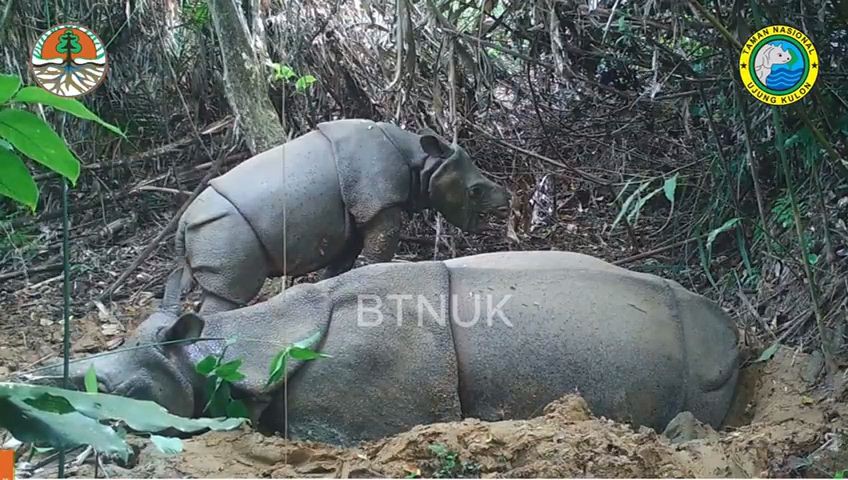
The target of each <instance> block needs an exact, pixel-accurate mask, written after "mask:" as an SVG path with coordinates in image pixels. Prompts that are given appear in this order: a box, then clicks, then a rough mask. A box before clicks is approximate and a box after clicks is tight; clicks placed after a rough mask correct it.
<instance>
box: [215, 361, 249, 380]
mask: <svg viewBox="0 0 848 480" xmlns="http://www.w3.org/2000/svg"><path fill="white" fill-rule="evenodd" d="M240 367H241V359H240V358H237V359H235V360H233V361H230V362H227V363H222V364H221V365H218V367H217V368H215V370H214V372H213V373H214V374H215V375H217V376H219V377H221V378H223V379H224V380H227V381H228V382H231V381H232V380H229V378H231V377H233V376H234V375H235V374H237V373H238V369H239V368H240ZM239 375H241V374H239ZM242 378H244V375H242ZM239 380H241V379H239Z"/></svg>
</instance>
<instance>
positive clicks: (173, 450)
mask: <svg viewBox="0 0 848 480" xmlns="http://www.w3.org/2000/svg"><path fill="white" fill-rule="evenodd" d="M150 441H151V442H153V445H154V446H155V447H156V449H157V450H159V451H160V452H162V453H164V454H165V455H176V454H178V453H181V452H182V451H183V441H182V440H180V439H179V438H174V437H160V436H159V435H151V436H150Z"/></svg>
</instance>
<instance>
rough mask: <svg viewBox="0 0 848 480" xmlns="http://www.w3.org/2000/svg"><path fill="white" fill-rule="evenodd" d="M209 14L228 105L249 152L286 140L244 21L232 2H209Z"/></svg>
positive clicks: (233, 1) (260, 62)
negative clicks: (218, 49) (220, 58)
mask: <svg viewBox="0 0 848 480" xmlns="http://www.w3.org/2000/svg"><path fill="white" fill-rule="evenodd" d="M209 12H210V13H211V15H212V22H213V24H214V25H215V32H216V34H217V36H218V45H219V46H220V48H221V57H222V58H223V63H224V90H225V91H226V94H227V102H228V103H229V104H230V108H232V109H233V113H235V115H236V118H237V121H238V124H239V126H240V127H241V128H242V131H243V132H244V137H245V141H246V142H247V147H248V148H249V149H250V151H251V153H252V154H254V155H256V154H257V153H260V152H264V151H266V150H269V149H271V148H273V147H275V146H277V145H280V144H281V143H283V142H284V141H285V136H284V133H283V128H282V126H280V123H279V121H278V120H277V113H276V111H275V110H274V105H273V104H271V99H270V98H269V97H268V84H267V81H266V80H265V76H264V74H263V65H262V61H261V60H260V58H259V56H258V55H257V53H256V50H255V49H254V48H253V45H252V42H251V34H250V32H249V31H248V28H247V21H246V20H245V18H244V16H243V15H242V13H241V12H240V10H239V6H238V4H237V3H236V1H235V0H209Z"/></svg>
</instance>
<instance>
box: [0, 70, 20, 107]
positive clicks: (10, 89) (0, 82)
mask: <svg viewBox="0 0 848 480" xmlns="http://www.w3.org/2000/svg"><path fill="white" fill-rule="evenodd" d="M19 88H21V78H20V77H18V76H17V75H0V104H2V103H6V102H8V101H9V99H10V98H12V97H13V96H14V95H15V92H17V91H18V89H19Z"/></svg>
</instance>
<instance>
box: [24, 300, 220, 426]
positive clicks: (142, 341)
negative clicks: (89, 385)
mask: <svg viewBox="0 0 848 480" xmlns="http://www.w3.org/2000/svg"><path fill="white" fill-rule="evenodd" d="M167 297H168V295H167V293H166V300H167ZM164 303H165V302H164V301H163V304H164ZM203 327H204V322H203V320H202V319H201V318H200V317H199V316H198V315H196V314H194V313H185V314H183V315H179V313H178V310H177V308H175V306H173V305H166V306H164V308H160V309H159V310H157V311H155V312H154V313H153V314H152V315H150V316H149V317H148V318H147V319H145V320H144V321H143V322H142V323H141V324H140V325H139V326H138V328H136V330H135V331H134V332H133V333H132V335H131V336H130V337H129V338H128V339H127V341H126V342H125V344H124V345H123V346H122V348H121V349H120V350H118V351H115V352H107V353H105V354H99V355H92V356H91V358H86V359H82V360H80V361H74V362H73V363H71V364H70V371H69V377H70V383H71V385H70V388H74V389H77V390H82V389H84V382H85V381H84V379H85V375H86V372H88V369H89V367H91V366H92V365H93V366H94V371H95V373H96V375H97V381H98V391H100V392H101V393H110V394H113V395H121V396H125V397H130V398H135V399H138V400H150V401H153V402H156V403H158V404H160V405H162V406H163V407H165V408H166V409H168V411H170V412H171V413H173V414H175V415H182V416H191V415H193V414H194V413H195V401H196V399H197V398H196V397H197V396H198V395H202V391H201V390H196V389H195V385H196V384H197V383H196V382H197V377H198V376H197V374H196V373H195V372H194V369H193V365H192V363H191V362H190V361H189V360H188V359H187V358H184V349H183V348H182V347H184V346H185V344H186V343H188V342H190V341H191V340H193V339H196V338H197V337H199V336H200V334H201V332H202V331H203ZM22 377H23V378H22V380H23V381H25V382H27V383H33V384H39V385H50V386H62V363H61V362H56V363H54V364H52V365H49V366H48V367H46V368H43V369H40V370H39V371H38V372H37V373H33V374H28V375H23V376H22Z"/></svg>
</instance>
